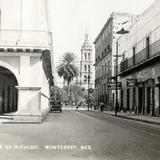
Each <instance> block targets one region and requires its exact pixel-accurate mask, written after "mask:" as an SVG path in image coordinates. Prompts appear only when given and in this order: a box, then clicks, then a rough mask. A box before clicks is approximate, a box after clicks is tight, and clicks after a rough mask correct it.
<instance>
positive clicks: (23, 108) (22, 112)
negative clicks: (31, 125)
mask: <svg viewBox="0 0 160 160" xmlns="http://www.w3.org/2000/svg"><path fill="white" fill-rule="evenodd" d="M16 88H17V89H18V111H17V112H16V114H15V116H14V120H15V121H19V122H41V112H40V108H41V103H40V102H41V92H40V89H41V88H40V87H19V86H17V87H16Z"/></svg>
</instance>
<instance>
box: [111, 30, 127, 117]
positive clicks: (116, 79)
mask: <svg viewBox="0 0 160 160" xmlns="http://www.w3.org/2000/svg"><path fill="white" fill-rule="evenodd" d="M127 33H129V31H127V30H125V29H124V28H122V29H121V30H120V31H117V32H116V34H127ZM114 56H115V57H116V77H115V81H116V102H115V116H117V112H118V108H119V103H118V57H120V55H118V40H117V42H116V55H114Z"/></svg>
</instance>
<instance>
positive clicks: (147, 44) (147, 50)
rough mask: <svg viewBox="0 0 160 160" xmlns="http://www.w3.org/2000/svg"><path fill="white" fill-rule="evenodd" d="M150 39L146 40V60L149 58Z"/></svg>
mask: <svg viewBox="0 0 160 160" xmlns="http://www.w3.org/2000/svg"><path fill="white" fill-rule="evenodd" d="M149 44H150V39H149V37H147V38H146V56H147V59H148V58H149V56H150V46H149Z"/></svg>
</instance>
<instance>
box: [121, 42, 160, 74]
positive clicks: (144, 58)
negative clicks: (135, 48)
mask: <svg viewBox="0 0 160 160" xmlns="http://www.w3.org/2000/svg"><path fill="white" fill-rule="evenodd" d="M158 58H160V40H157V41H156V42H154V43H152V44H151V45H149V47H147V48H144V49H143V50H141V51H140V52H139V53H137V54H135V56H132V57H130V58H127V59H124V60H123V61H122V62H121V63H120V65H119V68H120V71H119V72H118V73H119V75H120V76H123V75H125V74H128V73H130V72H132V71H134V70H135V69H137V68H139V67H143V66H145V65H148V64H150V63H151V62H153V61H155V60H158Z"/></svg>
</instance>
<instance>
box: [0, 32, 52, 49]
mask: <svg viewBox="0 0 160 160" xmlns="http://www.w3.org/2000/svg"><path fill="white" fill-rule="evenodd" d="M51 44H52V36H51V33H50V32H43V31H23V30H0V48H29V49H50V48H51Z"/></svg>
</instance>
